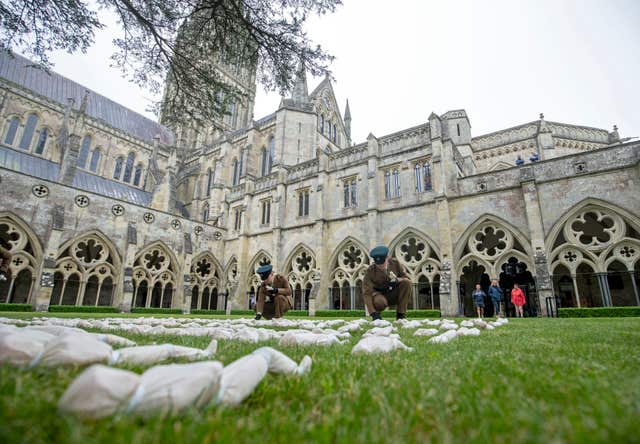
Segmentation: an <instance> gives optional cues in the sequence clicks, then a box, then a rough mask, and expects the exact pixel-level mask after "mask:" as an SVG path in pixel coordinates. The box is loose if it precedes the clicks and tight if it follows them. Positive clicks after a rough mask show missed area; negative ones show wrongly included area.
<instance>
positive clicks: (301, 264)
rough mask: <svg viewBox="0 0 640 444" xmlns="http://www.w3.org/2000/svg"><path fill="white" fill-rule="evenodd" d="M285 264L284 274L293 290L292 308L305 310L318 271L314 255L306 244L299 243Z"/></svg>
mask: <svg viewBox="0 0 640 444" xmlns="http://www.w3.org/2000/svg"><path fill="white" fill-rule="evenodd" d="M285 264H286V266H285V276H286V277H287V280H288V281H289V285H291V290H293V301H294V304H293V308H294V309H299V310H306V309H307V308H308V298H309V294H310V292H311V288H312V285H313V278H314V276H315V274H316V272H317V271H318V269H317V262H316V255H315V254H314V253H313V250H311V248H309V247H308V246H307V245H305V244H304V243H299V244H298V245H297V246H296V247H295V248H294V249H293V250H291V253H290V254H289V256H288V257H287V260H286V261H285Z"/></svg>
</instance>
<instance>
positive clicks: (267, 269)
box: [256, 264, 273, 281]
mask: <svg viewBox="0 0 640 444" xmlns="http://www.w3.org/2000/svg"><path fill="white" fill-rule="evenodd" d="M271 270H273V266H272V265H271V264H267V265H261V266H259V267H258V269H257V270H256V273H258V274H259V275H260V277H261V278H262V280H263V281H264V280H265V279H266V278H268V277H269V275H270V274H271Z"/></svg>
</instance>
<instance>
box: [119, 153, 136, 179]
mask: <svg viewBox="0 0 640 444" xmlns="http://www.w3.org/2000/svg"><path fill="white" fill-rule="evenodd" d="M134 160H135V154H133V153H129V155H128V156H127V163H126V164H125V165H124V176H122V181H123V182H127V183H128V182H131V174H132V173H133V161H134Z"/></svg>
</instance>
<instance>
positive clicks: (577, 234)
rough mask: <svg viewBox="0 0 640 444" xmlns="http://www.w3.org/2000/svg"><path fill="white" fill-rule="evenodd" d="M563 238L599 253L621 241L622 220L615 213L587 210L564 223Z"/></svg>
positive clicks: (622, 233)
mask: <svg viewBox="0 0 640 444" xmlns="http://www.w3.org/2000/svg"><path fill="white" fill-rule="evenodd" d="M563 231H564V235H565V238H566V239H567V240H568V241H569V242H570V243H573V244H575V245H580V246H581V247H584V248H586V249H587V250H591V251H600V250H603V249H604V248H606V247H607V246H609V245H612V244H614V243H615V242H617V241H619V240H620V239H622V237H623V236H624V234H625V224H624V220H623V219H622V218H621V217H620V216H619V215H617V214H615V213H610V212H607V211H605V210H602V209H599V208H587V209H585V210H583V211H581V212H580V213H578V214H577V215H575V216H574V217H572V218H571V219H569V220H568V221H567V223H565V225H564V228H563Z"/></svg>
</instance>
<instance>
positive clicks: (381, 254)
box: [369, 245, 389, 264]
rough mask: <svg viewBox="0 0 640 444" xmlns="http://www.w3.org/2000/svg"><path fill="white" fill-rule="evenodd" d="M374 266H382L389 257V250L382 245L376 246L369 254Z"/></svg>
mask: <svg viewBox="0 0 640 444" xmlns="http://www.w3.org/2000/svg"><path fill="white" fill-rule="evenodd" d="M369 254H370V255H371V257H372V258H373V260H374V261H375V263H376V264H382V263H383V262H384V261H385V259H386V258H387V256H388V255H389V249H388V248H387V247H385V246H384V245H378V246H377V247H375V248H374V249H373V250H371V252H370V253H369Z"/></svg>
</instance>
